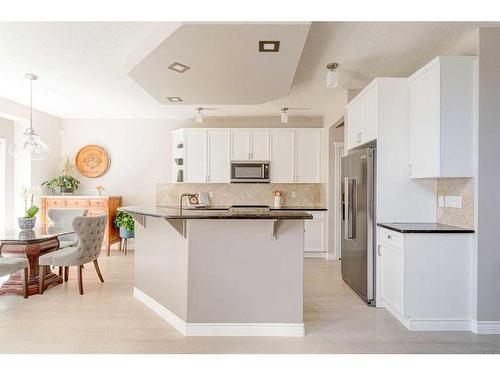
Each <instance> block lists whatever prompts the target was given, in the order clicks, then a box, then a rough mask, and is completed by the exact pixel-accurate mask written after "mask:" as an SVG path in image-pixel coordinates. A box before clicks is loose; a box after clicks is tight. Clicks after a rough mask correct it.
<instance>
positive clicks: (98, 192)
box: [95, 185, 106, 195]
mask: <svg viewBox="0 0 500 375" xmlns="http://www.w3.org/2000/svg"><path fill="white" fill-rule="evenodd" d="M95 189H96V190H97V194H98V195H102V192H103V191H105V190H106V189H105V188H104V186H102V185H97V186H96V187H95Z"/></svg>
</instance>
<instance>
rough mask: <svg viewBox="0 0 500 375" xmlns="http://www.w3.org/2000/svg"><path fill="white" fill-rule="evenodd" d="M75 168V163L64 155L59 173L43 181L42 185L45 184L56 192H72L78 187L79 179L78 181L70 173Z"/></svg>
mask: <svg viewBox="0 0 500 375" xmlns="http://www.w3.org/2000/svg"><path fill="white" fill-rule="evenodd" d="M74 170H75V164H74V163H73V162H72V161H71V160H70V159H69V156H66V158H65V159H64V162H63V166H62V171H61V175H60V176H57V177H54V178H52V179H51V180H49V181H46V182H44V183H43V184H42V185H44V184H47V187H48V188H49V189H50V190H52V191H53V192H54V194H57V193H61V194H62V193H74V191H75V190H76V189H78V185H79V184H80V181H78V180H77V179H76V178H75V177H73V176H72V175H71V174H72V173H73V171H74Z"/></svg>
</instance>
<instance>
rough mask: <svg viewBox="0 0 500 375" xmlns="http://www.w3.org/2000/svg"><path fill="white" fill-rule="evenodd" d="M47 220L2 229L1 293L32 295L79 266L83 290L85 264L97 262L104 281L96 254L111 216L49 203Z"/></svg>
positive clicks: (66, 278) (81, 291) (57, 282)
mask: <svg viewBox="0 0 500 375" xmlns="http://www.w3.org/2000/svg"><path fill="white" fill-rule="evenodd" d="M46 217H47V220H44V222H42V224H40V225H37V226H34V227H33V228H20V227H18V228H10V229H0V277H4V276H8V277H9V278H8V280H7V281H5V282H4V283H3V284H2V285H1V286H0V298H1V297H2V295H5V294H15V295H20V296H23V297H24V298H28V297H29V296H32V295H36V294H39V295H43V293H44V291H45V290H46V289H48V288H52V287H56V286H57V285H60V284H63V283H66V282H68V281H69V274H70V268H72V269H75V270H76V275H77V277H76V278H77V284H78V293H79V294H80V295H83V294H84V288H83V269H84V267H85V265H90V263H92V264H93V267H94V268H95V272H96V274H97V277H98V279H99V280H100V282H101V283H102V282H104V278H103V276H102V273H101V270H100V268H99V263H98V258H99V255H100V253H101V248H102V245H103V241H104V237H105V232H106V226H107V223H108V217H107V215H98V216H88V210H87V209H81V208H49V209H48V210H47V212H46Z"/></svg>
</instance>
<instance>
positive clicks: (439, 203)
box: [438, 195, 444, 207]
mask: <svg viewBox="0 0 500 375" xmlns="http://www.w3.org/2000/svg"><path fill="white" fill-rule="evenodd" d="M438 206H439V207H444V195H439V196H438Z"/></svg>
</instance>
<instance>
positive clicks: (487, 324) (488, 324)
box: [471, 320, 500, 335]
mask: <svg viewBox="0 0 500 375" xmlns="http://www.w3.org/2000/svg"><path fill="white" fill-rule="evenodd" d="M471 326H472V329H471V331H472V332H474V333H477V334H479V335H500V321H498V320H490V321H488V320H479V321H478V320H473V321H472V324H471Z"/></svg>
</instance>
